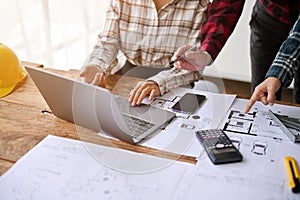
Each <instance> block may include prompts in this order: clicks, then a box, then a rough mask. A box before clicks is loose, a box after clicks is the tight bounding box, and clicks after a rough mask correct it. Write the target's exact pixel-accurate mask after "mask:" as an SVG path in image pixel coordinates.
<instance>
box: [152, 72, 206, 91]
mask: <svg viewBox="0 0 300 200" xmlns="http://www.w3.org/2000/svg"><path fill="white" fill-rule="evenodd" d="M200 78H201V74H200V72H199V71H195V72H191V71H187V70H179V69H174V68H173V69H171V70H167V71H162V72H160V73H159V74H157V75H155V76H153V77H151V78H149V79H148V80H149V81H154V82H156V83H157V84H158V86H159V89H160V94H161V95H163V94H165V93H166V92H168V91H170V90H171V89H173V88H176V87H179V86H181V85H186V84H189V83H192V82H195V81H198V80H200Z"/></svg>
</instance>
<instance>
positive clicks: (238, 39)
mask: <svg viewBox="0 0 300 200" xmlns="http://www.w3.org/2000/svg"><path fill="white" fill-rule="evenodd" d="M254 3H255V0H251V1H246V3H245V6H244V10H243V13H242V15H241V17H240V19H239V21H238V24H237V26H236V28H235V30H234V32H233V33H232V35H231V36H230V38H229V39H228V41H227V43H226V44H225V46H224V48H223V49H222V51H221V52H220V54H219V56H218V57H217V59H216V60H215V62H214V64H213V65H212V66H211V67H207V68H206V69H205V70H204V75H207V76H212V77H218V78H226V79H233V80H238V81H246V82H250V81H251V66H250V47H249V46H250V26H249V22H250V18H251V13H252V7H253V5H254Z"/></svg>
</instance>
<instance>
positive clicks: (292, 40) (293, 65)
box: [266, 15, 300, 87]
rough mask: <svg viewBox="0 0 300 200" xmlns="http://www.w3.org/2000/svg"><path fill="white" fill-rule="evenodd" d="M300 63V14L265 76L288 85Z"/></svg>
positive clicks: (285, 85)
mask: <svg viewBox="0 0 300 200" xmlns="http://www.w3.org/2000/svg"><path fill="white" fill-rule="evenodd" d="M299 65H300V15H299V18H298V20H297V21H296V23H295V25H294V27H293V29H292V30H291V32H290V34H289V36H288V38H287V39H286V40H285V41H284V42H283V43H282V45H281V47H280V49H279V52H278V53H277V55H276V57H275V59H274V61H273V63H272V65H271V67H270V69H269V70H268V72H267V74H266V78H267V77H276V78H278V79H279V80H280V81H281V83H282V86H283V87H288V86H289V85H290V84H291V82H292V80H293V78H294V76H295V72H296V70H299Z"/></svg>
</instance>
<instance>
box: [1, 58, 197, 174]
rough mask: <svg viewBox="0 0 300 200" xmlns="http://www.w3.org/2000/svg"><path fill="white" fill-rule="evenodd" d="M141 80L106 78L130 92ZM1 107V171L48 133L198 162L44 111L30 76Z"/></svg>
mask: <svg viewBox="0 0 300 200" xmlns="http://www.w3.org/2000/svg"><path fill="white" fill-rule="evenodd" d="M23 65H30V66H35V67H42V65H37V64H33V63H26V62H24V63H23ZM45 70H48V71H52V72H55V73H58V74H61V75H64V76H68V77H72V78H74V77H76V76H77V74H78V71H77V70H70V71H62V70H55V69H45ZM139 80H140V79H137V78H132V77H125V76H123V77H121V76H118V75H113V76H110V77H108V79H107V85H108V87H107V88H108V89H110V90H111V91H113V93H115V94H117V95H120V96H127V95H128V93H129V91H130V90H131V89H132V88H133V87H134V86H135V85H136V83H137V81H139ZM0 110H1V112H0V125H1V128H0V175H1V174H3V173H4V172H6V171H7V170H8V169H9V168H10V167H11V166H12V165H13V164H14V163H15V162H16V161H17V160H18V159H20V158H21V157H22V156H23V155H24V154H25V153H26V152H28V151H29V150H30V149H32V148H33V147H34V146H35V145H36V144H37V143H39V142H40V141H41V140H42V139H43V138H45V137H46V136H47V135H48V134H52V135H56V136H60V137H67V138H72V139H77V140H83V141H88V142H92V143H96V144H101V145H105V146H114V147H116V148H122V149H126V150H131V151H135V152H140V153H147V154H151V155H156V156H161V157H166V158H171V159H178V160H181V161H185V162H190V163H196V161H195V158H193V157H189V156H181V155H176V154H172V153H168V152H164V151H160V150H156V149H152V148H148V147H142V146H137V145H131V144H127V143H125V142H122V141H116V140H112V139H108V138H104V137H100V136H98V135H97V132H95V131H91V130H88V129H85V128H81V127H78V126H75V125H74V124H73V123H70V122H67V121H64V120H62V119H59V118H57V117H55V116H54V115H53V114H49V113H48V112H44V111H50V109H49V107H48V105H47V104H46V102H45V100H44V99H43V97H42V96H41V94H40V93H39V91H38V89H37V88H36V86H35V85H34V83H33V81H32V80H31V78H30V77H27V78H26V79H25V80H24V81H23V82H22V83H21V84H20V85H19V86H18V87H17V88H16V89H15V90H14V91H13V92H12V93H11V94H9V95H8V96H6V97H4V98H1V99H0ZM78 131H80V135H79V134H78Z"/></svg>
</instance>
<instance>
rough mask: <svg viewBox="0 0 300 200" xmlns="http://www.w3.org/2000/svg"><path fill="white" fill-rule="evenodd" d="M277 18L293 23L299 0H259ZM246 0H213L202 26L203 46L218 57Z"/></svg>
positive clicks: (298, 9) (283, 21)
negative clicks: (293, 14)
mask: <svg viewBox="0 0 300 200" xmlns="http://www.w3.org/2000/svg"><path fill="white" fill-rule="evenodd" d="M258 1H259V3H261V4H262V5H263V7H265V9H266V11H267V12H268V13H269V14H270V16H272V17H273V18H275V19H276V20H278V21H280V22H282V23H285V24H288V25H291V26H292V22H291V21H290V12H291V11H293V12H296V13H297V12H298V14H299V12H300V1H299V0H258ZM244 4H245V0H213V2H212V3H211V5H210V6H209V8H208V10H207V19H206V21H205V22H204V23H203V25H202V27H201V31H200V34H201V41H202V44H201V47H202V49H203V50H206V51H208V52H209V53H210V55H211V56H212V58H213V59H216V57H217V56H218V54H219V52H220V51H221V49H222V48H223V46H224V45H225V43H226V41H227V39H228V37H229V36H230V35H231V33H232V32H233V30H234V28H235V26H236V24H237V21H238V20H239V18H240V16H241V13H242V10H243V7H244Z"/></svg>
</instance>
